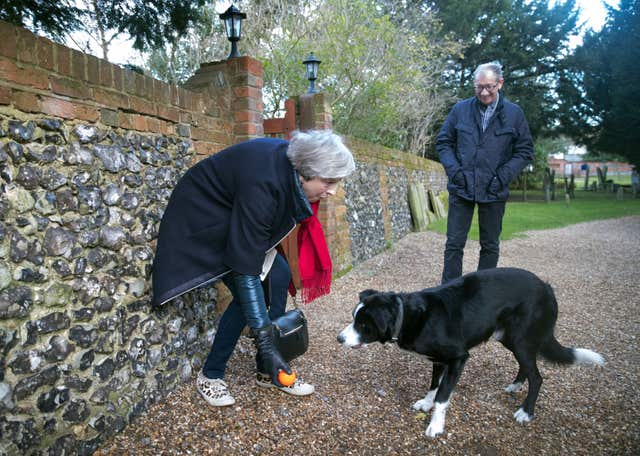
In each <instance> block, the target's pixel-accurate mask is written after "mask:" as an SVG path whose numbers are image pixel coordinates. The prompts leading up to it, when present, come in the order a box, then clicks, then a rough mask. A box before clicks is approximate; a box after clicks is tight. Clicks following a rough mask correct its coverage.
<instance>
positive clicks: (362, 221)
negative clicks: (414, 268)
mask: <svg viewBox="0 0 640 456" xmlns="http://www.w3.org/2000/svg"><path fill="white" fill-rule="evenodd" d="M347 144H348V145H349V147H350V149H351V150H352V152H353V153H354V156H355V158H356V171H355V172H354V173H353V174H352V175H351V176H349V177H347V178H346V179H345V180H344V205H345V207H346V209H345V211H346V224H347V225H348V226H345V227H344V228H343V229H345V231H348V233H349V238H350V249H351V259H352V262H351V266H353V265H356V264H358V263H361V262H363V261H365V260H367V259H369V258H372V257H373V256H375V255H377V254H379V253H381V252H382V251H384V250H385V249H387V248H389V247H391V246H392V245H393V243H394V242H396V241H397V240H399V239H401V238H402V237H404V236H406V235H407V234H408V233H410V232H411V231H412V229H413V221H412V218H411V210H410V208H409V198H408V195H409V186H410V185H411V183H412V182H414V183H416V184H418V185H422V186H423V187H424V188H425V189H431V190H432V191H433V192H434V193H435V194H440V193H442V192H446V186H447V176H446V173H445V171H444V168H443V167H442V165H441V164H440V163H437V162H434V161H432V160H427V159H424V158H420V157H418V156H416V155H412V154H408V153H405V152H400V151H397V150H393V149H388V148H386V147H382V146H379V145H375V144H371V143H367V142H366V141H362V140H358V139H355V138H348V141H347ZM341 228H342V227H339V228H338V229H341ZM334 255H335V252H334Z"/></svg>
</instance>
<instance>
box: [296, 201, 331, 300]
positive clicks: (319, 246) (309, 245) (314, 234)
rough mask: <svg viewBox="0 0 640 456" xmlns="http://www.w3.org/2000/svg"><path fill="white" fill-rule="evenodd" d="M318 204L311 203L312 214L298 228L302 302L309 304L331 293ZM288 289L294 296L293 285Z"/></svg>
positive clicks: (328, 266) (327, 258)
mask: <svg viewBox="0 0 640 456" xmlns="http://www.w3.org/2000/svg"><path fill="white" fill-rule="evenodd" d="M319 206H320V203H319V202H315V203H312V204H311V209H312V210H313V215H312V216H311V217H309V218H307V219H305V220H303V221H302V222H301V224H300V228H299V230H298V266H299V269H300V281H301V282H302V284H301V290H300V295H301V300H302V302H303V304H309V303H310V302H311V301H313V300H315V299H317V298H319V297H321V296H324V295H326V294H329V293H331V272H332V262H331V256H330V255H329V248H328V247H327V242H326V240H325V238H324V231H323V229H322V225H321V224H320V221H319V220H318V208H319ZM292 289H293V290H292ZM289 291H293V292H292V293H291V294H292V296H295V288H294V287H292V286H290V287H289Z"/></svg>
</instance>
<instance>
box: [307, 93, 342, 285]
mask: <svg viewBox="0 0 640 456" xmlns="http://www.w3.org/2000/svg"><path fill="white" fill-rule="evenodd" d="M298 105H299V109H298V112H299V113H300V115H299V118H298V123H299V128H300V130H325V129H331V128H332V120H333V117H332V115H331V104H330V103H329V99H328V97H327V96H326V95H325V94H324V93H313V94H306V95H301V96H300V97H298ZM318 218H319V219H320V223H322V226H323V228H324V234H325V237H326V239H327V244H328V246H329V252H330V254H331V259H332V261H333V274H334V276H339V275H341V274H342V273H344V272H347V271H348V270H349V269H350V268H351V265H352V262H353V258H352V256H351V238H350V237H349V223H348V221H347V207H346V204H345V192H344V187H343V186H342V185H341V186H340V187H339V188H338V193H337V194H336V195H335V196H334V197H332V198H328V199H326V200H324V201H323V202H322V203H321V204H320V211H319V213H318Z"/></svg>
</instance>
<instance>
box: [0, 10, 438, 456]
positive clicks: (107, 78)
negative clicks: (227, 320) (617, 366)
mask: <svg viewBox="0 0 640 456" xmlns="http://www.w3.org/2000/svg"><path fill="white" fill-rule="evenodd" d="M261 98H262V66H261V64H260V63H259V62H257V61H256V60H254V59H251V58H248V57H241V58H238V59H232V60H230V61H225V62H216V63H210V64H205V65H202V67H201V68H200V70H199V71H198V72H197V73H196V75H194V77H193V78H192V79H191V80H190V81H189V82H188V83H187V84H186V85H185V87H176V86H173V85H168V84H165V83H162V82H160V81H157V80H154V79H152V78H149V77H147V76H143V75H140V74H138V73H135V72H131V71H128V70H125V69H122V68H120V67H118V66H116V65H112V64H110V63H108V62H106V61H104V60H100V59H97V58H95V57H93V56H90V55H85V54H82V53H80V52H77V51H75V50H72V49H69V48H66V47H64V46H61V45H59V44H56V43H53V42H52V41H50V40H47V39H44V38H40V37H37V36H35V35H33V34H32V33H30V32H28V31H25V30H23V29H19V28H15V27H13V26H11V25H8V24H6V23H4V22H1V21H0V454H5V453H6V454H50V455H58V454H60V455H61V454H91V453H92V452H93V451H94V450H95V449H96V448H97V447H98V446H99V444H100V442H102V441H103V440H104V439H106V438H108V437H109V436H110V435H112V434H113V433H115V432H118V431H119V430H121V429H122V428H123V427H124V426H126V425H127V424H128V423H129V422H130V421H131V420H132V419H134V418H135V417H136V416H138V415H140V414H141V413H143V412H144V411H145V410H146V409H147V408H148V407H149V405H150V404H152V403H154V402H156V401H158V400H161V399H162V398H163V397H165V396H166V394H167V393H168V392H170V391H171V390H173V389H174V388H175V387H176V386H177V385H178V384H179V383H180V382H183V381H188V380H191V379H192V378H193V375H194V374H195V372H197V370H199V369H200V368H201V366H202V363H203V360H204V357H205V356H206V354H207V352H208V349H209V347H210V345H211V343H212V341H213V338H214V337H215V328H216V326H217V322H218V319H219V317H220V313H221V311H222V310H223V309H224V306H225V305H226V303H227V302H228V292H227V291H226V289H224V287H220V286H219V284H216V285H215V286H211V287H206V288H202V289H199V290H195V291H192V292H190V293H187V294H185V295H183V296H181V297H180V298H178V299H175V300H173V301H172V302H171V303H170V304H168V305H166V306H163V307H161V308H159V309H154V308H152V307H151V299H150V290H151V287H150V275H151V264H152V260H153V255H154V249H155V239H156V236H157V229H158V226H159V222H160V220H161V218H162V215H163V212H164V208H165V206H166V202H167V200H168V197H169V195H170V193H171V190H172V189H173V186H174V185H175V183H176V182H177V180H178V179H179V178H180V176H182V174H183V173H184V172H185V171H186V170H187V169H188V168H189V167H190V166H191V165H192V164H193V163H194V162H195V161H197V160H199V159H201V158H203V157H206V156H208V155H210V154H212V153H215V152H217V151H219V150H221V149H223V148H225V147H227V146H229V145H231V144H234V143H237V142H239V141H242V140H245V139H250V138H253V137H256V136H261V135H262V122H263V120H262V114H261V112H262V101H261ZM300 99H301V100H302V101H303V103H304V104H305V108H304V109H303V110H301V112H302V113H303V115H302V116H301V117H303V118H306V119H307V122H311V123H312V125H311V127H315V128H328V127H330V123H331V113H330V111H329V108H328V106H329V104H328V103H327V100H326V99H325V98H324V96H322V94H317V97H316V96H314V97H308V96H302V97H300ZM303 120H304V119H303ZM300 127H301V128H302V127H304V125H302V126H300ZM306 128H310V127H306ZM348 144H349V146H350V147H351V149H352V150H353V151H354V155H355V157H356V161H357V165H358V169H357V171H356V173H354V175H352V176H350V177H349V178H348V179H346V180H345V182H344V185H343V186H342V187H341V188H340V190H339V192H338V195H337V197H336V198H334V199H333V200H332V201H331V202H329V203H326V204H325V205H324V206H323V208H322V213H321V220H322V222H323V224H324V226H325V232H326V235H327V239H328V243H329V246H330V249H331V253H332V257H333V259H334V266H335V271H336V274H341V273H344V272H345V271H348V270H349V269H350V268H351V267H352V266H353V265H354V264H357V263H359V262H361V261H364V260H366V259H367V258H370V257H371V256H373V255H375V254H377V253H379V252H381V251H382V250H383V249H385V248H388V246H389V245H391V244H392V243H393V242H394V241H395V240H397V239H399V238H401V237H402V236H404V235H405V234H407V233H408V232H409V231H410V230H411V217H410V213H409V209H408V203H407V187H408V185H409V184H410V183H411V182H421V183H422V184H423V185H425V187H429V188H432V189H434V190H435V191H436V192H439V191H441V190H443V189H444V184H445V177H444V173H443V170H442V167H441V166H440V165H439V164H437V163H434V162H430V161H428V160H422V159H420V158H418V157H415V156H412V155H408V154H403V153H401V152H398V151H392V150H389V149H385V148H381V147H378V146H375V145H371V144H367V143H364V142H361V141H357V140H355V139H348Z"/></svg>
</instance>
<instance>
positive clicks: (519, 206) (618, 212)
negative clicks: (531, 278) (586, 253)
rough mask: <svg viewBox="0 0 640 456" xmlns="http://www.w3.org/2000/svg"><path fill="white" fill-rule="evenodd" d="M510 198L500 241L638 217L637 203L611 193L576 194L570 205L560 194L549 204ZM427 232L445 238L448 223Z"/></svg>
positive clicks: (473, 235) (434, 225)
mask: <svg viewBox="0 0 640 456" xmlns="http://www.w3.org/2000/svg"><path fill="white" fill-rule="evenodd" d="M514 193H516V192H514ZM512 196H513V197H514V198H516V200H510V201H509V202H508V203H507V208H506V212H505V215H504V219H503V221H502V235H501V236H500V239H502V240H507V239H513V238H516V237H523V236H524V234H523V232H524V231H529V230H548V229H551V228H561V227H563V226H568V225H573V224H576V223H581V222H588V221H591V220H601V219H608V218H617V217H625V216H628V215H640V199H631V197H630V195H626V194H625V198H626V199H624V200H622V201H618V200H616V196H615V194H613V193H599V192H581V191H576V198H575V199H573V200H571V202H570V203H569V204H567V203H566V202H565V200H564V195H563V194H562V193H559V195H558V196H559V197H561V198H558V199H557V200H556V201H551V202H550V203H548V204H547V203H546V202H545V201H544V200H535V201H526V202H523V201H518V200H517V198H518V197H519V195H517V194H514V195H512ZM428 229H430V230H433V231H437V232H438V233H442V234H446V232H447V220H446V219H441V220H437V221H436V222H434V223H432V224H430V225H429V227H428ZM469 239H473V240H476V241H477V240H478V239H479V236H478V217H477V210H476V212H475V213H474V215H473V222H472V223H471V230H470V231H469Z"/></svg>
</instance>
